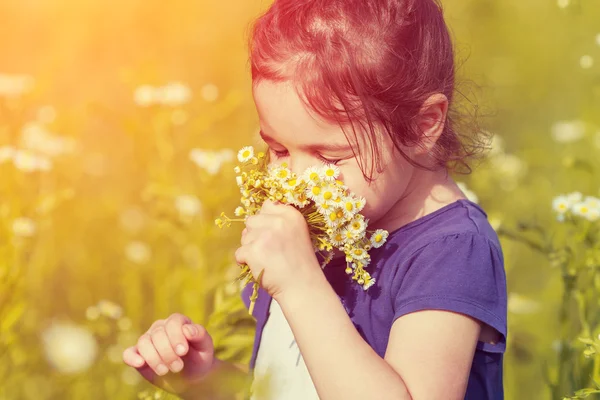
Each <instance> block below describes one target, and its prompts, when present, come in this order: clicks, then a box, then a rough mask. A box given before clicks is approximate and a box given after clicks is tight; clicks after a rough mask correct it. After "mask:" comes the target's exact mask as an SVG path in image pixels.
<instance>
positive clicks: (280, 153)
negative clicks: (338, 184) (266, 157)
mask: <svg viewBox="0 0 600 400" xmlns="http://www.w3.org/2000/svg"><path fill="white" fill-rule="evenodd" d="M269 150H270V151H272V152H273V154H274V155H275V157H277V158H282V157H285V156H286V155H287V151H277V150H274V149H272V148H270V147H269ZM317 158H318V159H319V161H321V162H322V163H323V164H325V165H329V164H331V165H338V164H339V163H340V161H342V160H328V159H326V158H324V157H322V156H321V155H318V156H317Z"/></svg>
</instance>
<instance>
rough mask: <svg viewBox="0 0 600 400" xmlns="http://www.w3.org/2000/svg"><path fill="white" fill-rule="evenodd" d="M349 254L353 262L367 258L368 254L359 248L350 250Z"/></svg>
mask: <svg viewBox="0 0 600 400" xmlns="http://www.w3.org/2000/svg"><path fill="white" fill-rule="evenodd" d="M350 254H351V255H352V258H354V259H355V260H364V259H365V258H367V257H368V256H369V254H368V253H367V252H366V251H365V250H364V249H361V248H360V247H355V248H354V249H352V251H351V252H350Z"/></svg>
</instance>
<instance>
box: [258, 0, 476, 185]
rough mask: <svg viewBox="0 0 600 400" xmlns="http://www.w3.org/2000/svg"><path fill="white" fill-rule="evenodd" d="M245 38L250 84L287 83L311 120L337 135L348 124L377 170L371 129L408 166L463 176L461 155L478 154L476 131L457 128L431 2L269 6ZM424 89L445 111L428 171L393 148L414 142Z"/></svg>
mask: <svg viewBox="0 0 600 400" xmlns="http://www.w3.org/2000/svg"><path fill="white" fill-rule="evenodd" d="M249 39H250V40H249V55H250V58H249V61H250V64H251V73H252V82H253V85H255V84H257V83H258V82H259V81H261V80H268V81H273V82H283V81H290V82H292V84H293V85H294V88H295V89H296V91H297V93H298V94H299V95H300V98H301V100H302V101H303V103H304V104H305V105H306V106H307V107H309V108H310V109H311V110H312V111H314V112H315V113H316V114H317V115H319V116H321V117H322V118H323V119H324V120H326V121H328V122H330V123H337V124H338V125H340V126H341V127H342V129H343V127H344V125H346V124H348V123H349V124H350V126H351V127H352V132H353V133H354V137H355V139H356V143H358V140H359V136H358V135H357V134H356V132H357V129H356V128H355V124H358V125H359V126H360V129H359V131H360V132H367V131H368V133H369V135H367V136H368V140H369V142H370V149H371V151H372V156H373V158H372V159H374V160H375V161H376V166H377V171H381V159H380V157H379V155H380V154H381V151H380V149H379V147H380V146H381V144H380V143H379V141H378V140H376V136H375V135H376V130H375V127H376V126H377V127H381V128H383V129H384V130H385V131H386V132H387V134H388V135H390V137H391V139H392V140H393V143H394V144H395V146H396V148H397V149H398V150H399V151H400V152H401V154H402V155H403V156H404V158H405V159H407V161H408V162H410V163H411V164H412V165H413V166H415V167H420V168H425V169H428V170H435V169H437V168H439V167H445V168H446V169H448V170H454V171H456V172H461V171H458V169H459V168H458V167H460V166H462V167H466V173H470V172H471V168H470V167H469V165H468V164H467V162H466V159H467V158H469V157H473V156H475V155H476V154H477V153H478V151H479V150H481V149H482V148H483V146H482V145H483V142H482V141H481V139H483V137H484V136H486V132H485V131H482V130H479V129H478V127H477V124H476V123H475V126H474V127H473V128H471V129H466V130H467V131H470V135H464V134H460V135H459V133H458V132H457V126H458V124H459V122H460V120H461V119H462V117H463V115H460V113H458V112H457V110H456V108H455V104H454V102H453V94H454V90H455V67H454V51H453V46H452V41H451V38H450V34H449V32H448V28H447V26H446V23H445V21H444V18H443V10H442V7H441V5H440V4H439V3H438V2H437V0H275V1H274V3H273V4H272V5H271V6H270V7H269V9H268V10H267V11H266V12H265V13H264V14H262V15H260V16H259V18H257V19H256V20H255V21H254V23H253V25H252V29H251V34H250V38H249ZM434 93H443V94H444V95H445V96H446V97H447V98H448V101H449V110H448V113H447V114H448V115H447V119H446V121H445V127H444V131H443V133H442V134H441V136H440V138H439V139H438V141H437V143H436V145H435V147H434V148H433V150H432V154H431V155H432V157H433V159H434V160H435V165H434V166H433V167H428V166H425V165H419V164H417V163H416V162H415V161H414V160H412V159H410V157H408V156H407V155H406V154H405V153H403V152H402V151H401V150H400V148H399V146H398V145H399V144H402V145H405V146H406V145H409V146H410V145H418V144H419V142H420V140H419V139H420V137H421V133H420V132H419V130H418V129H417V126H416V124H415V117H416V116H417V115H418V113H419V111H420V109H421V107H422V105H423V103H424V101H425V100H426V99H427V98H428V97H429V96H431V95H432V94H434ZM344 134H346V132H345V130H344ZM346 137H348V136H347V135H346ZM361 138H364V137H362V135H361ZM355 155H356V154H355ZM359 162H360V161H359ZM360 165H361V170H362V172H363V175H364V177H365V179H367V180H369V181H371V180H372V172H373V165H371V173H370V174H369V175H368V176H367V175H365V170H364V169H363V166H362V163H361V164H360ZM464 170H465V169H463V171H464Z"/></svg>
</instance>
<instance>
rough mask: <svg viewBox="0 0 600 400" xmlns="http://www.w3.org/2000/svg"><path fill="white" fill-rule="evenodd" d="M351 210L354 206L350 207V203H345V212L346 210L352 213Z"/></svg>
mask: <svg viewBox="0 0 600 400" xmlns="http://www.w3.org/2000/svg"><path fill="white" fill-rule="evenodd" d="M353 208H354V205H352V203H351V202H347V203H346V210H348V211H352V209H353Z"/></svg>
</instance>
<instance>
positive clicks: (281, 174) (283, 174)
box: [277, 169, 288, 179]
mask: <svg viewBox="0 0 600 400" xmlns="http://www.w3.org/2000/svg"><path fill="white" fill-rule="evenodd" d="M287 176H288V173H287V170H285V169H282V170H280V171H279V172H278V173H277V177H279V178H282V179H284V178H287Z"/></svg>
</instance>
